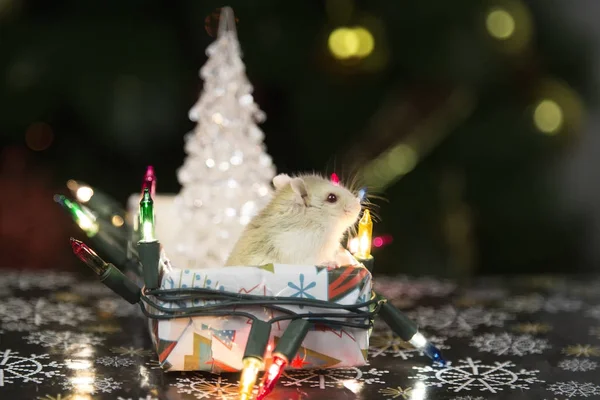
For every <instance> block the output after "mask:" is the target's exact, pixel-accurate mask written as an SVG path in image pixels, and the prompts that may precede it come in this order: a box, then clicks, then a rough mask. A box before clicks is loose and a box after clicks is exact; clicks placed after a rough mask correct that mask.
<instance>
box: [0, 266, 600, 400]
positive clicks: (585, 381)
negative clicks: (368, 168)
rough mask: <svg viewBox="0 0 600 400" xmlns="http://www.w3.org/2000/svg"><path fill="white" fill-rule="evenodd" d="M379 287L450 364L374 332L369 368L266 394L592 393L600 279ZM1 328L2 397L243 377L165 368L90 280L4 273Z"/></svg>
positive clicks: (208, 395)
mask: <svg viewBox="0 0 600 400" xmlns="http://www.w3.org/2000/svg"><path fill="white" fill-rule="evenodd" d="M375 281H376V288H377V289H378V290H379V291H380V293H381V294H384V295H386V296H388V297H389V298H390V299H392V301H393V303H394V304H396V305H397V306H399V307H400V308H402V309H404V310H406V312H408V313H409V314H410V315H411V316H412V317H413V318H414V319H415V320H416V321H417V322H418V323H419V326H420V327H421V331H422V332H423V333H424V334H426V335H427V337H428V338H429V339H430V340H432V341H433V342H434V343H436V344H437V345H438V347H440V348H441V349H442V350H443V352H444V355H445V356H446V357H447V358H448V359H449V360H450V361H451V363H450V365H449V367H447V368H443V369H442V368H437V367H432V365H431V363H430V362H429V360H428V359H427V358H425V357H424V356H422V355H421V354H419V352H418V351H416V350H414V349H412V348H410V347H409V346H406V345H405V344H404V343H403V342H401V341H400V340H399V339H398V338H396V337H394V336H393V335H392V334H391V333H390V332H389V330H387V328H386V327H385V325H383V324H376V327H375V329H374V331H373V334H372V336H371V348H370V350H369V354H370V364H369V365H368V366H365V367H361V368H345V369H331V370H306V371H304V370H303V371H295V372H290V373H288V374H286V375H284V376H283V377H282V378H281V381H280V383H279V384H278V387H277V389H276V390H275V391H274V392H273V394H272V395H271V396H270V397H269V398H270V399H297V400H300V399H328V400H333V399H355V398H357V399H411V400H421V399H455V400H459V399H462V400H468V399H471V400H474V399H567V398H569V399H581V398H586V399H594V398H600V279H597V278H589V277H587V278H580V279H574V278H571V279H567V278H561V277H520V278H512V279H486V280H480V281H476V282H475V283H474V284H471V285H468V286H458V285H456V284H455V283H453V282H450V281H442V280H435V279H429V278H407V277H396V278H387V277H385V278H384V277H376V279H375ZM0 321H1V326H0V398H1V399H11V400H12V399H44V400H58V399H60V400H65V399H69V400H84V399H134V400H138V399H144V400H150V399H172V400H176V399H236V398H237V380H238V375H235V374H234V375H232V374H223V375H221V376H217V375H211V374H208V373H193V372H188V373H179V372H177V373H164V372H163V371H162V370H161V369H160V368H159V367H158V365H157V363H156V361H155V360H156V356H155V354H154V352H153V351H152V347H151V343H150V338H149V335H148V331H147V326H146V323H145V320H144V318H143V317H142V316H141V314H140V312H139V309H138V308H137V307H136V306H131V305H129V304H128V303H126V302H124V301H123V300H121V299H120V298H118V297H116V295H114V294H113V293H112V292H111V291H110V290H108V289H107V288H105V287H104V286H103V285H102V284H101V283H99V282H97V281H90V280H86V279H83V278H81V277H79V276H77V275H74V274H70V273H59V272H53V273H51V272H31V273H18V272H11V271H3V270H0Z"/></svg>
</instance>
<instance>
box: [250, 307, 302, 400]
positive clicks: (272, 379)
mask: <svg viewBox="0 0 600 400" xmlns="http://www.w3.org/2000/svg"><path fill="white" fill-rule="evenodd" d="M311 326H312V324H311V323H310V322H308V321H306V320H304V319H295V320H293V321H292V322H290V324H289V325H288V327H287V328H286V330H285V331H284V332H283V335H282V336H281V338H280V339H279V341H278V342H277V345H276V346H275V349H274V350H273V361H272V363H271V365H270V366H269V369H268V370H267V372H266V373H265V376H264V378H263V381H262V383H261V385H260V389H259V391H258V395H257V396H256V400H262V399H264V398H265V397H266V396H268V395H269V393H271V392H272V391H273V389H274V388H275V385H276V384H277V381H278V380H279V378H280V377H281V374H282V372H283V370H284V369H285V367H286V366H287V365H288V363H289V360H291V359H293V358H294V356H295V355H296V353H297V352H298V349H299V348H300V345H301V344H302V342H303V341H304V338H305V337H306V334H307V333H308V330H309V329H310V327H311Z"/></svg>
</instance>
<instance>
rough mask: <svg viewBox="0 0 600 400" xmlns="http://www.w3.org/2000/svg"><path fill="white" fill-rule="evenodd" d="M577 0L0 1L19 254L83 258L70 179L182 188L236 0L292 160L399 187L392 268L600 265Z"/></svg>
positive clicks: (5, 195) (10, 215)
mask: <svg viewBox="0 0 600 400" xmlns="http://www.w3.org/2000/svg"><path fill="white" fill-rule="evenodd" d="M577 3H578V5H574V4H571V3H570V2H566V1H557V0H528V1H525V0H510V1H508V0H491V1H475V0H454V1H443V0H438V1H434V0H423V1H418V2H417V1H392V0H371V1H357V0H327V1H316V0H310V1H309V0H294V1H285V2H282V1H276V0H260V1H230V2H229V3H221V2H215V1H187V0H185V1H184V0H182V1H166V0H163V1H158V0H144V1H141V0H128V1H116V0H105V1H85V2H83V1H75V0H70V1H69V0H55V1H52V2H49V1H41V0H38V1H32V0H29V1H26V0H0V46H1V50H2V51H1V52H0V73H1V74H0V103H1V104H2V105H3V108H2V112H0V133H1V138H2V141H3V142H4V144H5V146H3V152H2V164H1V168H2V169H1V171H0V191H1V196H0V197H1V200H0V207H1V212H2V220H1V222H0V224H1V227H2V232H1V235H0V239H1V240H0V252H1V253H2V255H3V257H4V261H3V264H7V265H6V266H10V267H18V266H30V267H51V266H52V265H55V264H56V263H64V262H72V256H71V255H70V254H69V249H68V241H66V238H65V236H66V235H68V234H69V232H72V229H73V228H72V226H71V225H70V223H69V221H68V219H67V218H66V217H65V216H64V215H63V214H62V212H61V210H59V209H58V206H56V204H54V203H53V202H52V194H53V193H55V192H59V191H64V190H65V189H64V184H65V182H66V181H67V180H68V179H71V178H75V179H81V180H83V181H85V182H89V183H90V184H92V185H94V186H96V187H99V188H101V189H102V190H103V191H105V192H107V193H109V194H111V195H113V196H114V197H115V198H118V199H119V200H122V201H123V202H125V200H126V198H127V196H128V195H129V194H130V193H132V192H135V191H137V190H138V187H139V184H140V179H141V176H142V175H143V172H144V169H145V166H146V165H148V164H152V165H154V166H155V168H156V171H157V176H158V182H159V192H172V193H175V192H177V191H178V190H179V184H178V182H177V178H176V171H177V169H178V168H179V167H180V166H181V164H182V163H183V159H184V156H185V154H184V150H183V138H184V135H185V134H186V133H187V132H189V131H190V130H191V129H192V128H193V126H194V123H192V122H190V121H189V120H188V118H187V114H188V110H189V108H190V107H191V106H192V105H193V104H194V103H195V101H196V100H197V98H198V94H199V92H200V90H201V88H202V81H201V80H200V79H199V77H198V70H199V68H200V67H201V66H202V64H203V63H204V62H205V61H206V55H205V49H206V47H207V46H208V44H210V43H211V41H213V40H214V35H215V33H216V27H217V23H218V17H219V7H223V6H225V5H230V6H231V7H233V9H234V11H235V13H236V17H237V19H238V21H237V30H238V35H239V39H240V42H241V46H242V50H243V52H244V62H245V63H246V67H247V74H248V76H249V79H250V81H251V82H252V84H253V85H254V88H255V91H254V97H255V101H256V102H257V103H258V105H259V106H260V107H261V109H263V110H264V111H265V112H266V114H267V120H266V122H265V123H264V124H262V125H261V128H262V129H263V130H264V132H265V134H266V140H265V142H266V145H267V149H268V152H269V154H270V155H271V156H272V157H273V160H274V163H275V165H276V166H277V168H278V171H280V172H296V171H305V170H317V171H326V172H333V171H336V172H339V173H340V174H342V175H352V174H353V173H354V174H355V173H357V171H362V174H363V176H364V177H365V178H366V180H367V181H368V182H367V183H369V184H370V185H371V186H373V187H374V188H375V189H377V188H379V189H380V190H379V192H380V194H381V195H382V196H383V197H384V198H385V199H386V200H385V201H376V202H377V203H378V204H379V205H380V209H379V212H378V214H379V215H380V218H381V222H378V223H377V224H376V225H375V232H374V236H382V235H385V236H386V237H388V238H389V237H391V238H392V239H393V240H392V242H391V243H390V244H388V245H386V246H383V247H381V248H376V249H374V256H375V257H376V260H377V269H378V272H382V273H383V272H390V273H391V272H405V273H411V274H439V275H449V276H456V275H471V274H490V273H492V274H498V273H500V274H505V273H539V272H584V271H590V270H593V269H597V267H596V265H597V261H598V258H599V257H598V254H597V251H596V250H595V248H596V247H597V246H596V243H597V241H596V238H597V234H598V224H599V220H600V218H599V216H598V215H599V213H600V211H598V206H596V205H595V204H596V203H595V197H593V195H592V194H591V193H592V191H590V190H587V188H589V187H593V186H594V185H597V181H595V180H594V179H593V177H594V175H593V174H592V175H590V174H589V173H590V171H592V170H594V168H596V169H598V170H600V168H599V167H600V166H599V165H598V164H599V163H598V162H597V161H596V158H597V157H596V156H595V154H596V152H594V151H592V150H593V149H594V148H593V146H590V145H589V143H594V140H595V139H593V138H592V139H590V137H591V136H594V135H597V132H595V130H594V129H593V124H591V123H590V121H591V120H592V121H593V120H594V116H595V115H596V114H594V110H596V108H597V104H596V102H597V93H598V84H597V83H598V79H597V75H596V74H597V72H596V60H597V58H598V57H597V53H596V49H597V47H598V46H597V45H596V42H597V40H598V35H600V31H599V30H598V29H596V32H594V30H593V29H592V28H590V27H591V26H592V25H596V24H594V23H593V22H594V21H593V17H592V16H593V15H598V14H597V13H596V14H594V10H595V11H600V10H599V8H598V6H597V5H595V4H594V2H593V1H581V2H577ZM586 18H587V19H586ZM358 28H360V29H359V30H358ZM365 32H366V33H365ZM357 40H358V42H356V41H357ZM357 43H358V44H357ZM596 142H597V140H596ZM595 149H598V150H600V146H597V147H595ZM588 161H589V162H588ZM573 188H579V189H580V190H578V191H577V190H575V189H573ZM581 188H583V189H581ZM598 203H600V200H598ZM8 264H10V265H8Z"/></svg>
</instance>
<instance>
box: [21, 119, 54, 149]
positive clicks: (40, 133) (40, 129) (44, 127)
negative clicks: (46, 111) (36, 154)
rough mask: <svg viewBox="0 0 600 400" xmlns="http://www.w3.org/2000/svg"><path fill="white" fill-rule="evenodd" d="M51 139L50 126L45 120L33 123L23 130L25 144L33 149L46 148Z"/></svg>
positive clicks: (52, 138)
mask: <svg viewBox="0 0 600 400" xmlns="http://www.w3.org/2000/svg"><path fill="white" fill-rule="evenodd" d="M53 140H54V133H53V132H52V128H51V127H50V125H48V124H46V123H45V122H36V123H33V124H31V125H29V127H28V128H27V131H25V144H27V147H29V148H30V149H31V150H34V151H43V150H46V149H47V148H48V147H50V145H51V144H52V141H53Z"/></svg>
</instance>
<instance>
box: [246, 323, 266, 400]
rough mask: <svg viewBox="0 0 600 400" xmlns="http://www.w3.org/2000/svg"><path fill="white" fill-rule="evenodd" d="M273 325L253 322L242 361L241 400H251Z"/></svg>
mask: <svg viewBox="0 0 600 400" xmlns="http://www.w3.org/2000/svg"><path fill="white" fill-rule="evenodd" d="M270 333H271V324H270V323H269V322H264V321H261V320H259V319H256V320H254V321H253V322H252V328H250V333H249V334H248V343H247V344H246V349H245V351H244V358H243V359H242V364H243V366H244V367H243V369H242V374H241V376H240V385H239V394H240V400H250V399H251V398H252V390H253V388H254V385H255V384H256V380H257V377H258V372H259V371H260V370H261V369H262V368H263V366H264V362H263V360H264V354H265V350H266V349H267V345H268V343H269V335H270Z"/></svg>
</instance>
